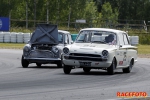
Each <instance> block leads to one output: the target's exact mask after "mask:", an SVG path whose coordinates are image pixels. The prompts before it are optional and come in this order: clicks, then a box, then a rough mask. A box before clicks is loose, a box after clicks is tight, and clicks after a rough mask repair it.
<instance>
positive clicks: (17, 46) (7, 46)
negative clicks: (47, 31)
mask: <svg viewBox="0 0 150 100" xmlns="http://www.w3.org/2000/svg"><path fill="white" fill-rule="evenodd" d="M24 45H25V44H24V43H0V48H2V49H22V48H23V47H24Z"/></svg>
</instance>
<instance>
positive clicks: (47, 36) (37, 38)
mask: <svg viewBox="0 0 150 100" xmlns="http://www.w3.org/2000/svg"><path fill="white" fill-rule="evenodd" d="M30 43H31V44H58V43H59V42H58V29H57V25H50V24H38V25H37V27H36V30H35V31H34V32H33V34H32V36H31V39H30Z"/></svg>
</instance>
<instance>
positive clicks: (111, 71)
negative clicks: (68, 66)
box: [107, 58, 116, 75]
mask: <svg viewBox="0 0 150 100" xmlns="http://www.w3.org/2000/svg"><path fill="white" fill-rule="evenodd" d="M115 61H116V60H115V58H114V59H113V61H112V63H111V65H110V67H109V68H107V72H108V74H109V75H113V74H114V73H115V71H114V69H115V68H116V62H115Z"/></svg>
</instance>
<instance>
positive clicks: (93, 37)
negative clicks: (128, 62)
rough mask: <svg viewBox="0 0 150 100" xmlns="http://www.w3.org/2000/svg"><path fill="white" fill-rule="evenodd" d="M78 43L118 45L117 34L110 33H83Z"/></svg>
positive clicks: (77, 40) (80, 34)
mask: <svg viewBox="0 0 150 100" xmlns="http://www.w3.org/2000/svg"><path fill="white" fill-rule="evenodd" d="M75 42H76V43H90V42H91V43H106V44H112V45H116V43H117V41H116V34H115V33H113V32H109V31H89V30H88V31H81V32H80V33H79V36H78V37H77V39H76V41H75Z"/></svg>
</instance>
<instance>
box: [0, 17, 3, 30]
mask: <svg viewBox="0 0 150 100" xmlns="http://www.w3.org/2000/svg"><path fill="white" fill-rule="evenodd" d="M2 26H3V22H2V20H1V19H0V29H1V28H2Z"/></svg>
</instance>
